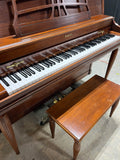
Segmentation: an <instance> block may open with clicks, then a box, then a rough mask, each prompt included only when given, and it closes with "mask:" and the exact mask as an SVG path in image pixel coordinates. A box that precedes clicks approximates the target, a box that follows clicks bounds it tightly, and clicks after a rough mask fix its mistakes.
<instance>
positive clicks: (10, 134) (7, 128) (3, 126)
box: [0, 115, 19, 154]
mask: <svg viewBox="0 0 120 160" xmlns="http://www.w3.org/2000/svg"><path fill="white" fill-rule="evenodd" d="M0 130H1V131H2V133H3V134H4V136H5V137H6V138H7V140H8V142H9V143H10V144H11V146H12V147H13V149H14V151H15V152H16V154H19V149H18V146H17V142H16V139H15V135H14V131H13V129H12V125H11V122H10V120H9V117H8V116H7V115H3V116H0Z"/></svg>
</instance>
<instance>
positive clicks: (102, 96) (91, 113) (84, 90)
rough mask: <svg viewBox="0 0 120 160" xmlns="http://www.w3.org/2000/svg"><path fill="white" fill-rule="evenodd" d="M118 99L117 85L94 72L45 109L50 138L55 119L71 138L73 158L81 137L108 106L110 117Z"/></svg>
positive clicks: (119, 91)
mask: <svg viewBox="0 0 120 160" xmlns="http://www.w3.org/2000/svg"><path fill="white" fill-rule="evenodd" d="M119 99H120V85H118V84H115V83H113V82H111V81H109V80H106V79H105V78H102V77H100V76H98V75H95V76H94V77H93V78H91V79H90V80H88V81H87V82H85V83H84V84H83V85H81V86H80V87H78V88H77V89H75V90H74V91H73V92H71V93H70V94H69V95H67V96H66V97H65V98H63V99H62V100H61V101H59V102H58V103H57V104H55V105H54V106H52V107H51V108H49V109H48V110H47V113H48V115H49V117H50V128H51V133H52V138H54V131H55V122H56V123H57V124H58V125H59V126H61V127H62V128H63V129H64V130H65V131H66V132H67V133H68V134H69V135H70V136H71V137H72V138H73V139H74V146H73V159H74V160H75V159H76V158H77V155H78V153H79V150H80V141H81V140H82V138H83V137H84V136H85V135H86V134H87V133H88V132H89V130H90V129H91V128H92V127H93V126H94V125H95V124H96V122H97V121H98V120H99V119H100V118H101V117H102V116H103V115H104V113H105V112H106V111H107V110H108V109H109V108H110V107H111V106H112V109H111V113H110V117H111V116H112V114H113V112H114V110H115V108H116V107H117V104H118V102H119Z"/></svg>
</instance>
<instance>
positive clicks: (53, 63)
mask: <svg viewBox="0 0 120 160" xmlns="http://www.w3.org/2000/svg"><path fill="white" fill-rule="evenodd" d="M48 62H50V63H52V65H55V64H56V63H55V62H54V61H52V60H50V59H49V60H48Z"/></svg>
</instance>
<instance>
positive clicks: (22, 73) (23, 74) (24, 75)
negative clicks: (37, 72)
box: [19, 71, 28, 78]
mask: <svg viewBox="0 0 120 160" xmlns="http://www.w3.org/2000/svg"><path fill="white" fill-rule="evenodd" d="M19 73H20V74H21V75H22V76H23V77H25V78H28V75H27V74H26V73H25V72H23V71H19Z"/></svg>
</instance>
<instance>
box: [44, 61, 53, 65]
mask: <svg viewBox="0 0 120 160" xmlns="http://www.w3.org/2000/svg"><path fill="white" fill-rule="evenodd" d="M45 62H47V63H48V64H49V65H50V66H52V65H53V63H52V62H51V61H49V60H48V59H47V60H46V61H45Z"/></svg>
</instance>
